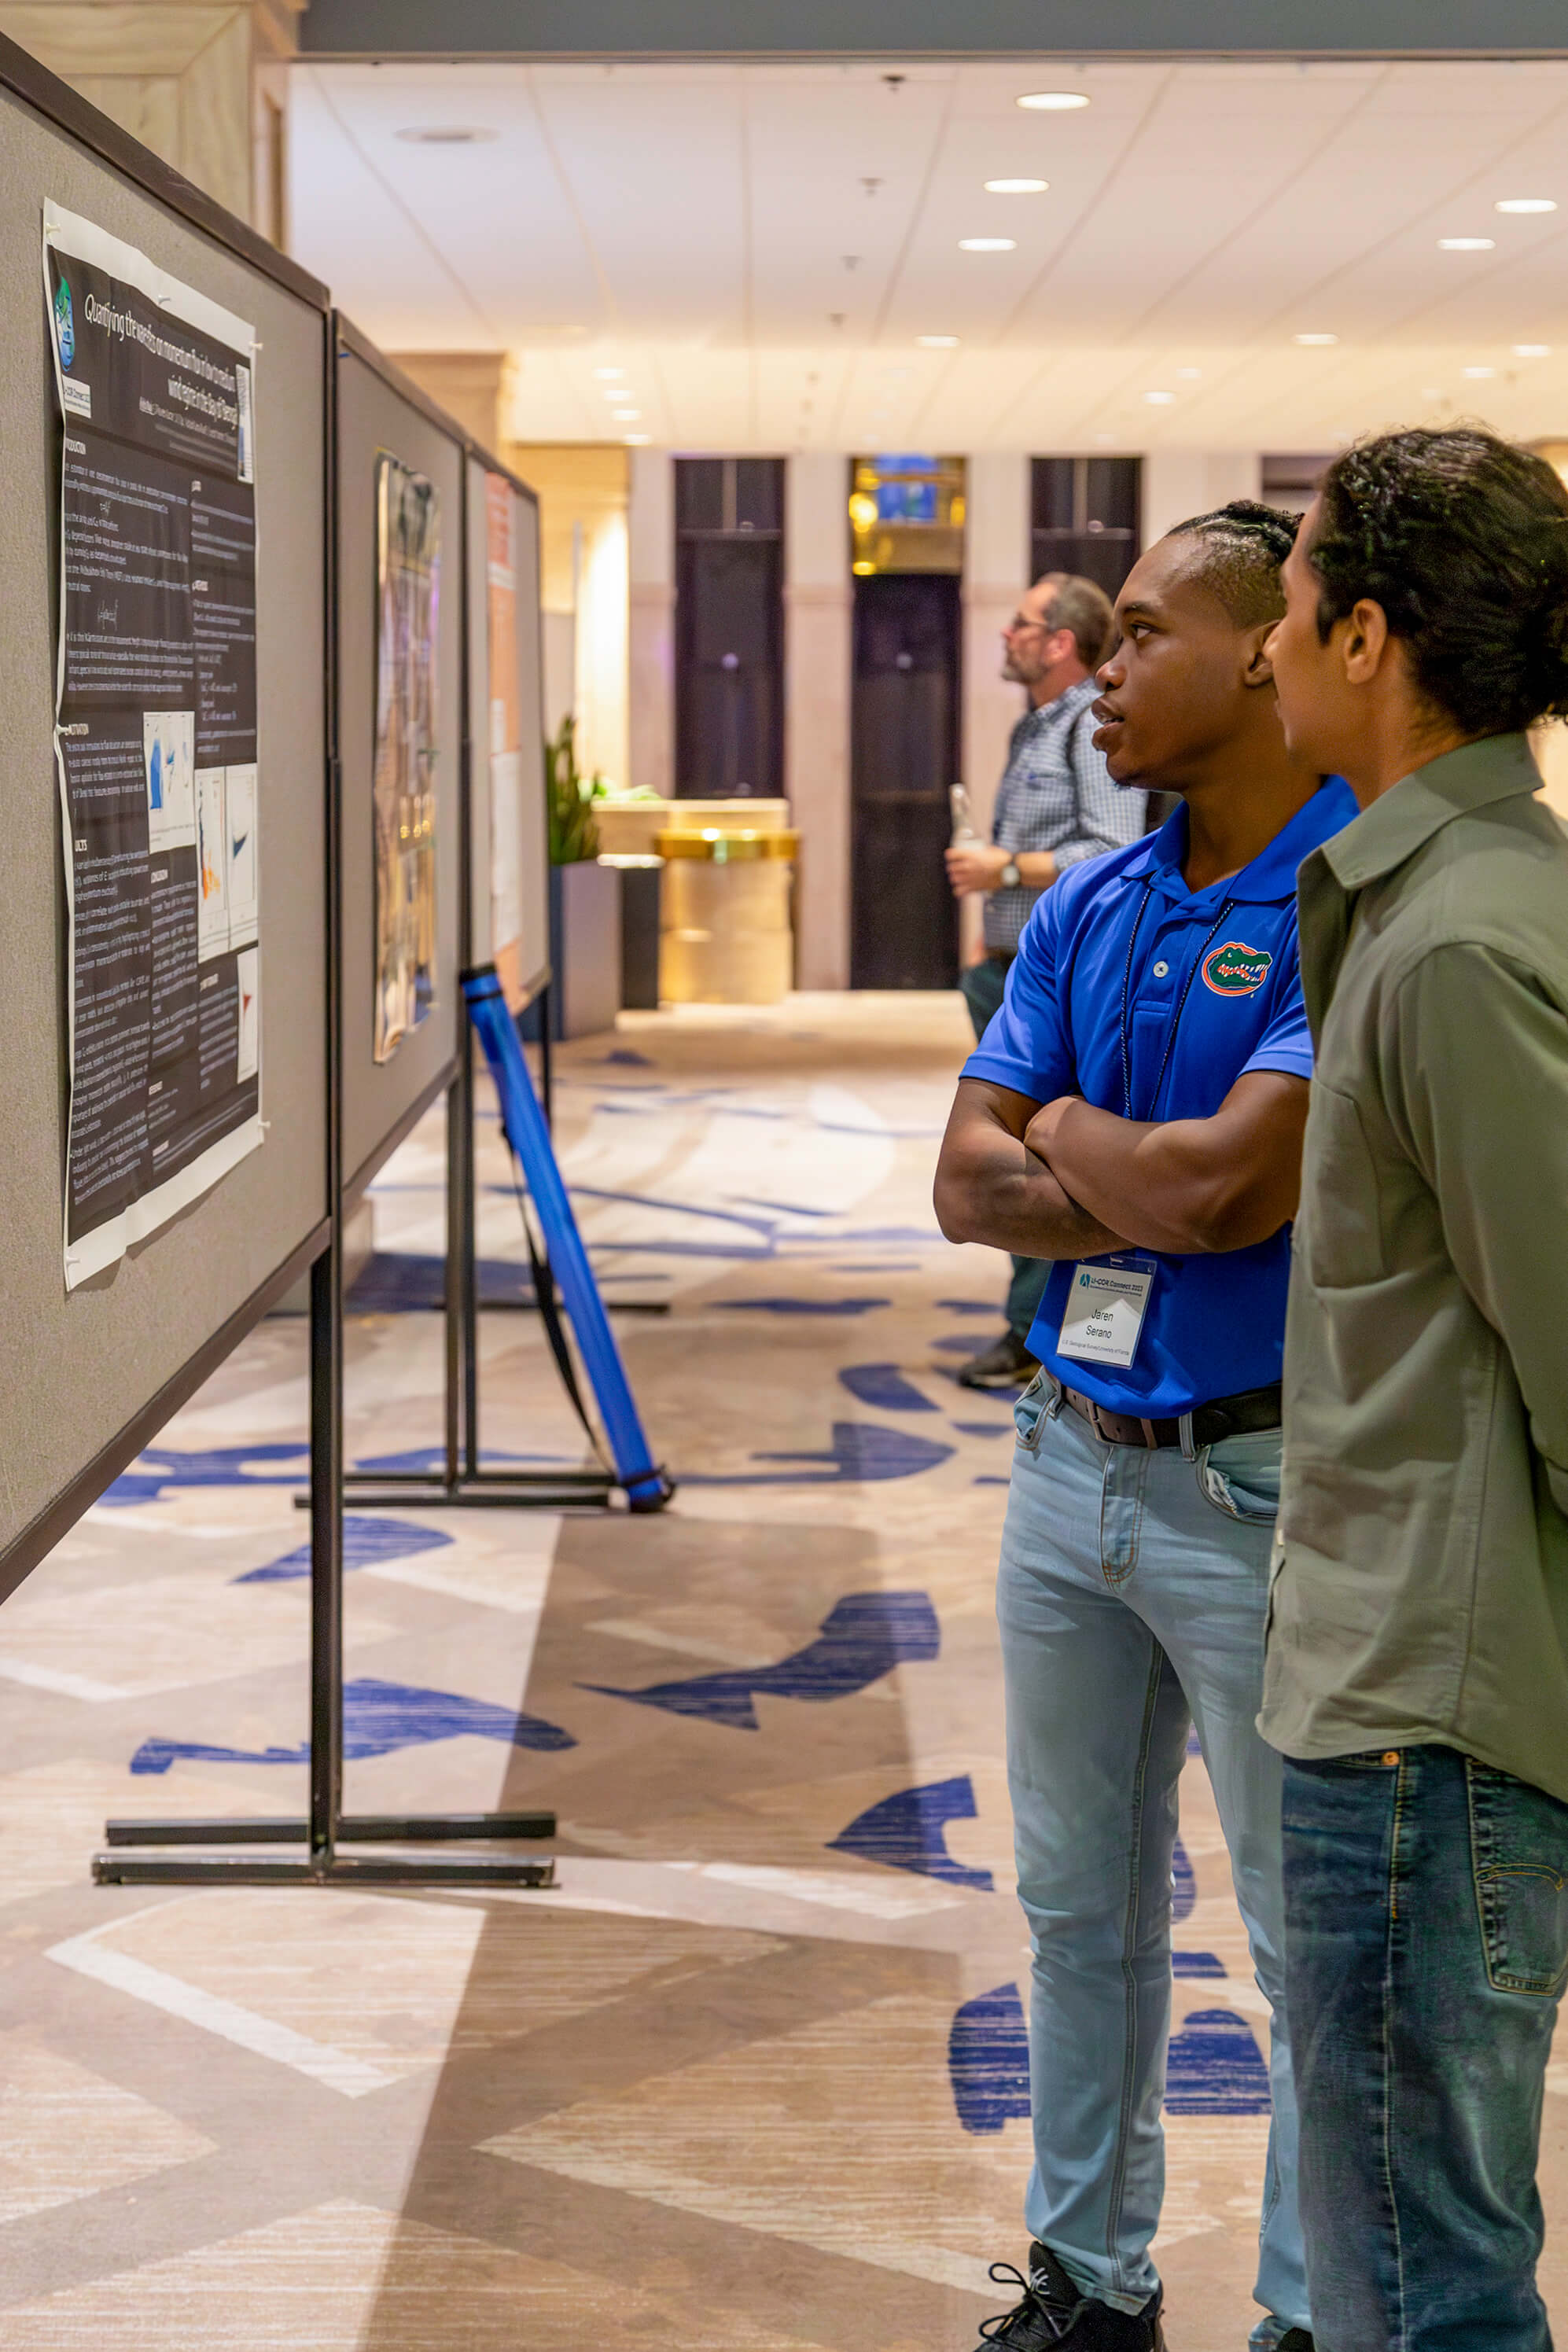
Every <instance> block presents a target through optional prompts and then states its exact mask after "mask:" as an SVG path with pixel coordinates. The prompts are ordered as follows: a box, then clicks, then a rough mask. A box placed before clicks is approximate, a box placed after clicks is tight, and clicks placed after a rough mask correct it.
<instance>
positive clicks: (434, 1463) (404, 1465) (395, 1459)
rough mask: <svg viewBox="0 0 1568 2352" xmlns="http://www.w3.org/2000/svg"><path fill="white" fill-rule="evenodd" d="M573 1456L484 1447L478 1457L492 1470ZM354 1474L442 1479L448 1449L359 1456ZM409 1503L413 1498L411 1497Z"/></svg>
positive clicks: (417, 1448) (432, 1447)
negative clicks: (403, 1474)
mask: <svg viewBox="0 0 1568 2352" xmlns="http://www.w3.org/2000/svg"><path fill="white" fill-rule="evenodd" d="M578 1458H579V1457H578V1456H577V1455H576V1454H500V1453H492V1452H491V1451H490V1449H489V1446H488V1445H487V1446H486V1447H485V1448H484V1450H483V1452H482V1453H481V1454H480V1455H479V1466H480V1468H481V1469H485V1470H489V1469H492V1468H493V1467H494V1466H495V1465H496V1464H497V1463H498V1462H575V1461H577V1459H578ZM353 1466H354V1468H355V1469H356V1470H372V1471H374V1473H375V1475H376V1476H377V1477H378V1478H387V1477H392V1476H395V1475H396V1473H397V1472H398V1471H400V1470H412V1471H415V1472H416V1473H417V1474H418V1475H419V1476H421V1477H424V1478H440V1477H445V1476H446V1474H447V1449H446V1447H445V1446H444V1445H410V1446H407V1447H405V1450H404V1451H403V1452H402V1453H401V1454H357V1455H356V1456H355V1458H354V1465H353ZM410 1499H411V1500H412V1497H410Z"/></svg>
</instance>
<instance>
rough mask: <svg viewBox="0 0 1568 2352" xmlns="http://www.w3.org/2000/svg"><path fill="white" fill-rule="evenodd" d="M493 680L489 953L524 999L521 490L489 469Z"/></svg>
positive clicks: (504, 981)
mask: <svg viewBox="0 0 1568 2352" xmlns="http://www.w3.org/2000/svg"><path fill="white" fill-rule="evenodd" d="M485 507H486V519H487V522H488V525H489V530H488V541H489V566H488V571H487V586H488V601H489V682H490V953H491V955H492V957H493V958H494V960H495V968H496V976H497V978H498V979H499V980H500V984H501V990H502V992H503V994H504V995H505V997H506V1001H507V1003H508V1004H509V1005H510V1008H511V1010H512V1011H513V1012H514V1013H516V1012H519V1011H520V1010H521V1005H522V1001H523V972H522V710H521V694H520V693H519V691H518V688H519V679H518V668H517V497H516V493H515V492H514V490H513V489H512V487H511V484H510V482H503V481H502V480H501V478H500V475H499V474H487V475H486V476H485Z"/></svg>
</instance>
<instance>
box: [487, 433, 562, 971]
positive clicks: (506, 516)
mask: <svg viewBox="0 0 1568 2352" xmlns="http://www.w3.org/2000/svg"><path fill="white" fill-rule="evenodd" d="M540 594H541V586H540V537H539V502H538V499H537V498H536V497H535V495H534V493H533V492H532V491H531V490H530V489H528V488H526V487H525V486H524V485H523V484H522V483H521V482H519V481H518V479H517V478H516V477H515V476H514V475H512V474H509V473H508V472H507V470H506V468H505V467H502V466H500V465H498V464H497V463H496V461H495V460H494V459H493V458H492V457H488V456H487V455H486V454H485V453H484V452H483V451H482V450H471V451H470V453H469V457H468V730H469V753H468V773H469V782H470V796H469V809H468V843H469V860H470V865H469V878H470V890H469V912H468V937H469V947H468V958H467V961H468V962H469V963H472V964H479V963H494V964H495V966H496V968H497V970H498V971H499V972H500V978H501V983H502V986H503V988H504V989H505V992H506V997H507V1002H508V1004H509V1005H510V1008H511V1010H512V1011H513V1012H514V1013H515V1012H518V1011H520V1010H521V1008H522V1007H523V1006H524V1005H526V1004H529V1003H531V1002H532V1000H533V998H534V997H535V996H536V995H537V994H538V993H539V991H540V989H541V988H542V986H543V984H544V982H545V980H546V978H547V977H548V974H549V968H550V937H549V920H550V918H549V875H548V863H549V836H548V827H547V824H546V821H545V804H544V709H543V702H544V697H543V679H542V642H541V622H540Z"/></svg>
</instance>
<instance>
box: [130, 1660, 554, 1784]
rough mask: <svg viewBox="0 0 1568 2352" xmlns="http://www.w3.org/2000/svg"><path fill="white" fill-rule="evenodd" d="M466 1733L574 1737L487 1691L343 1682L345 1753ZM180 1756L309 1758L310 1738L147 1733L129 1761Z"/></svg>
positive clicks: (146, 1764) (526, 1741) (529, 1740)
mask: <svg viewBox="0 0 1568 2352" xmlns="http://www.w3.org/2000/svg"><path fill="white" fill-rule="evenodd" d="M465 1737H467V1738H479V1739H499V1740H500V1741H501V1742H502V1743H503V1744H504V1745H506V1746H508V1747H510V1748H542V1749H545V1750H547V1751H548V1750H552V1749H555V1748H575V1747H576V1745H577V1742H576V1740H575V1739H574V1738H573V1736H572V1734H571V1733H570V1732H569V1731H563V1730H562V1729H561V1727H560V1726H559V1725H558V1724H554V1723H546V1722H545V1720H544V1718H543V1717H542V1716H538V1715H524V1714H521V1713H520V1712H519V1710H518V1709H517V1708H516V1707H510V1706H492V1705H491V1704H490V1702H489V1700H488V1699H482V1698H464V1697H462V1696H460V1695H459V1694H458V1692H456V1691H439V1690H420V1689H417V1688H416V1687H415V1686H414V1685H411V1684H408V1683H384V1682H380V1681H377V1680H375V1679H374V1678H373V1677H368V1676H367V1677H362V1678H361V1679H360V1680H359V1681H357V1682H352V1683H345V1684H344V1685H343V1754H344V1756H345V1757H347V1758H348V1759H351V1760H352V1761H357V1760H359V1759H362V1758H364V1757H368V1756H390V1755H391V1754H392V1753H393V1751H394V1750H395V1749H396V1748H424V1747H428V1746H429V1745H430V1743H431V1742H432V1741H433V1740H437V1739H461V1738H465ZM181 1759H185V1760H187V1761H189V1762H191V1763H196V1764H308V1763H309V1762H310V1741H309V1740H308V1739H307V1740H305V1741H304V1742H303V1743H302V1745H301V1746H300V1747H298V1748H260V1749H256V1748H214V1747H209V1746H207V1745H206V1744H205V1742H203V1741H201V1740H191V1739H144V1740H143V1741H142V1745H141V1747H140V1748H138V1749H137V1750H136V1753H135V1755H134V1756H133V1757H132V1759H131V1769H132V1772H140V1773H160V1772H166V1771H167V1770H168V1769H169V1767H170V1765H171V1764H175V1763H178V1762H180V1761H181Z"/></svg>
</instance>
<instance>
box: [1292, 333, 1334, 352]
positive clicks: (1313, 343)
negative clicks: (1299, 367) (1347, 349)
mask: <svg viewBox="0 0 1568 2352" xmlns="http://www.w3.org/2000/svg"><path fill="white" fill-rule="evenodd" d="M1296 341H1298V342H1299V343H1300V344H1301V345H1302V346H1303V347H1304V348H1305V349H1306V350H1308V351H1318V350H1320V349H1323V348H1326V347H1327V345H1329V344H1330V343H1337V342H1338V341H1339V337H1338V335H1298V336H1297V338H1296Z"/></svg>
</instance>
